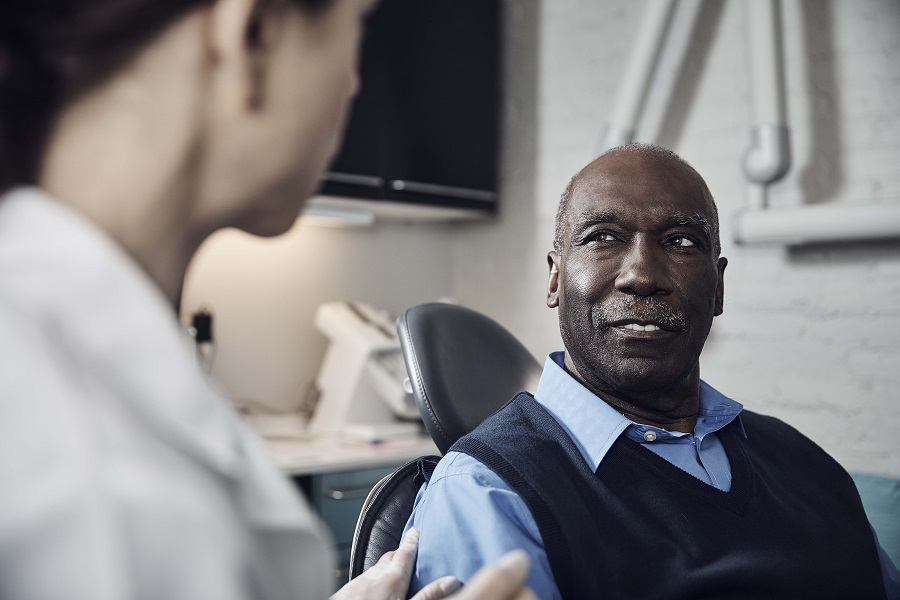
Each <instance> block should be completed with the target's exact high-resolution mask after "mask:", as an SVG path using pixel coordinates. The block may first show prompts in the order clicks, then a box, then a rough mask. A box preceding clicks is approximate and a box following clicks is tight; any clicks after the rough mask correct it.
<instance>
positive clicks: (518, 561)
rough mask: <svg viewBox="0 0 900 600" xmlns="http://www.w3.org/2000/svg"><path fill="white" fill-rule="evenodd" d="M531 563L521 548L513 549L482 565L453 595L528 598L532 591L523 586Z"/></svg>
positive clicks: (461, 599)
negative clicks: (458, 591)
mask: <svg viewBox="0 0 900 600" xmlns="http://www.w3.org/2000/svg"><path fill="white" fill-rule="evenodd" d="M530 569H531V565H530V563H529V561H528V555H527V554H526V553H525V552H523V551H522V550H513V551H512V552H508V553H506V554H504V555H503V556H502V557H500V560H498V561H497V562H496V563H494V564H493V565H490V566H487V567H484V568H483V569H481V570H480V571H478V572H477V573H475V576H474V577H472V579H471V581H469V582H468V583H467V584H466V586H465V587H464V588H463V590H462V591H461V592H460V593H459V594H457V595H456V596H454V598H456V599H458V600H486V599H491V600H513V599H515V600H526V599H527V600H530V599H535V600H536V596H535V595H534V592H532V591H531V590H530V589H528V588H527V587H526V586H525V581H526V580H527V579H528V572H529V571H530Z"/></svg>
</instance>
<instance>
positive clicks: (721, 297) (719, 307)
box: [713, 256, 728, 317]
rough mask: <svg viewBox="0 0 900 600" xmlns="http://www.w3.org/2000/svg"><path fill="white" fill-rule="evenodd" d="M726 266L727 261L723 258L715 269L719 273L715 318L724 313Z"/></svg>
mask: <svg viewBox="0 0 900 600" xmlns="http://www.w3.org/2000/svg"><path fill="white" fill-rule="evenodd" d="M727 266H728V259H727V258H725V257H724V256H722V257H720V258H719V262H718V264H717V265H716V269H717V270H718V272H719V281H718V283H716V310H715V312H714V313H713V314H714V315H715V316H717V317H718V316H719V315H721V314H722V313H723V312H724V311H725V267H727Z"/></svg>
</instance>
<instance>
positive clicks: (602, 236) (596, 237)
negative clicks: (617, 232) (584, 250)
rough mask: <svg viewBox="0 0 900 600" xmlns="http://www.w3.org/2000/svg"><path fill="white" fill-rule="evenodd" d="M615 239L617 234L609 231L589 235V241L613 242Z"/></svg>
mask: <svg viewBox="0 0 900 600" xmlns="http://www.w3.org/2000/svg"><path fill="white" fill-rule="evenodd" d="M615 239H616V236H614V235H613V234H611V233H610V232H608V231H597V232H595V233H592V234H591V235H589V236H587V241H589V242H612V241H614V240H615Z"/></svg>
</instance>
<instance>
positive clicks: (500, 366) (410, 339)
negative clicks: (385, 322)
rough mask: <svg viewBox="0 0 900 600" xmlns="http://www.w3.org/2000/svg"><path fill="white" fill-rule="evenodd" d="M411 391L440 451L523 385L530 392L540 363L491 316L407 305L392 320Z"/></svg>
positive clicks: (458, 308) (454, 307)
mask: <svg viewBox="0 0 900 600" xmlns="http://www.w3.org/2000/svg"><path fill="white" fill-rule="evenodd" d="M397 332H398V333H399V334H400V346H401V347H402V348H403V358H404V360H405V361H406V370H407V372H408V373H409V380H410V383H411V384H412V389H413V396H414V397H415V399H416V404H417V405H418V407H419V413H421V415H422V419H423V420H424V421H425V427H426V428H427V429H428V432H429V433H430V434H431V437H432V439H433V440H434V443H435V444H437V447H438V449H440V451H441V454H445V453H446V452H447V450H448V449H449V448H450V446H452V445H453V443H454V442H456V440H458V439H459V438H460V437H462V436H464V435H465V434H467V433H469V432H470V431H472V430H473V429H475V427H477V426H478V424H479V423H481V422H482V421H483V420H484V419H486V418H487V417H489V416H491V415H492V414H494V412H496V411H497V410H498V409H499V408H500V407H502V406H503V405H504V404H506V402H507V401H508V400H509V399H511V398H512V397H513V396H515V395H516V394H517V393H518V392H521V391H522V390H528V391H531V392H534V390H535V388H536V387H537V381H538V379H539V378H540V376H541V364H540V363H539V362H538V361H537V360H536V359H535V358H534V356H532V355H531V353H530V352H529V351H528V350H527V349H526V348H525V346H523V345H522V344H521V342H519V340H517V339H516V338H515V337H513V335H512V334H511V333H510V332H509V331H507V330H506V329H505V328H504V327H503V326H501V325H500V324H499V323H497V322H496V321H494V320H492V319H490V318H489V317H487V316H485V315H483V314H481V313H479V312H476V311H474V310H472V309H469V308H465V307H462V306H457V305H454V304H443V303H429V304H420V305H418V306H414V307H412V308H410V309H408V310H407V311H406V312H404V313H403V315H402V316H401V317H400V320H399V321H398V323H397Z"/></svg>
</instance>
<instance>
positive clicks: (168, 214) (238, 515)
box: [0, 0, 530, 600]
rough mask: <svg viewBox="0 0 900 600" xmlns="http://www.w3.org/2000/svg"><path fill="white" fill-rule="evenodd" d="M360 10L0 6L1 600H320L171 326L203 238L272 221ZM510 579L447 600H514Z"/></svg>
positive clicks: (239, 429)
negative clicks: (488, 599) (490, 599)
mask: <svg viewBox="0 0 900 600" xmlns="http://www.w3.org/2000/svg"><path fill="white" fill-rule="evenodd" d="M372 8H373V7H372V2H371V0H4V1H3V2H2V3H0V192H2V193H3V196H2V198H0V340H2V342H0V597H2V598H9V599H19V598H48V599H54V598H67V599H72V598H74V599H80V598H85V599H88V598H89V599H91V600H102V599H106V598H109V599H116V600H118V599H123V598H166V599H168V600H172V599H175V600H178V599H182V598H184V599H187V598H192V599H206V598H217V599H230V598H235V599H236V598H323V597H325V596H326V595H327V594H328V591H329V581H330V580H331V573H332V572H333V571H332V569H333V558H332V557H331V556H330V553H329V551H328V548H327V545H326V542H325V540H324V536H323V533H322V530H321V526H320V525H319V524H318V523H317V522H316V520H315V519H314V517H312V516H311V514H310V512H309V510H308V509H307V508H306V507H305V506H301V505H300V504H298V501H297V498H296V497H295V495H294V493H293V492H292V490H290V488H289V486H288V485H287V483H286V482H285V480H284V478H283V477H281V476H280V475H279V473H278V472H277V471H276V470H275V469H274V468H273V467H272V466H271V465H270V464H269V463H268V461H267V459H266V457H265V455H264V453H263V452H262V451H261V450H260V448H259V446H258V443H257V441H256V440H255V439H254V437H253V436H252V435H250V434H249V433H248V432H247V431H246V430H245V428H244V427H243V426H242V424H241V423H240V422H239V421H238V420H237V419H235V418H234V416H233V415H232V413H231V412H230V411H229V410H228V408H227V407H226V406H225V403H224V402H222V400H221V398H220V397H219V396H218V395H217V394H216V393H215V392H214V391H212V390H211V389H210V388H209V387H208V385H207V383H206V381H205V380H204V378H203V377H202V375H201V374H200V373H199V372H198V370H197V368H196V365H195V364H194V362H193V354H192V349H191V344H190V341H189V340H187V339H186V338H185V336H184V335H183V334H182V332H181V329H180V327H179V325H178V322H177V317H176V313H175V311H174V310H173V307H174V306H177V304H178V300H179V295H180V289H181V284H182V279H183V277H184V272H185V269H186V267H187V265H188V262H189V261H190V259H191V256H192V255H193V253H194V252H195V251H196V249H197V248H198V246H199V245H200V243H201V242H202V241H203V240H204V239H205V238H206V237H207V236H209V235H210V234H211V233H212V232H214V231H216V230H218V229H221V228H223V227H229V226H233V227H238V228H240V229H243V230H244V231H247V232H251V233H255V234H260V235H276V234H279V233H282V232H284V231H286V230H287V229H288V228H289V227H290V226H291V225H292V224H293V222H294V219H295V217H296V215H297V214H298V212H299V210H300V207H301V206H302V204H303V202H304V200H305V199H306V198H307V197H308V196H309V195H310V193H312V191H313V190H314V188H315V187H316V185H317V182H318V179H319V175H320V174H321V172H322V171H323V169H324V168H325V166H326V165H327V164H328V162H329V160H330V159H331V158H332V155H333V154H334V152H335V149H336V147H337V145H338V140H339V138H340V133H341V130H342V127H343V125H344V121H345V119H346V114H347V108H348V104H349V102H350V100H351V98H352V97H353V95H354V93H355V92H356V89H357V87H358V82H357V76H356V54H357V46H358V43H359V38H360V34H361V29H362V21H363V19H364V18H365V16H366V13H367V11H369V10H371V9H372ZM414 556H415V538H414V536H413V538H411V539H409V540H407V541H406V542H405V543H404V544H403V546H402V547H401V549H400V550H398V551H397V552H396V553H394V554H392V555H388V556H387V557H386V558H385V559H384V560H383V561H382V562H381V563H380V564H379V565H377V566H376V567H373V569H371V570H370V572H368V573H367V575H366V576H364V577H360V578H358V579H357V580H355V581H354V582H353V583H351V584H349V585H348V586H346V587H345V588H344V589H343V590H341V591H340V592H339V593H338V596H339V597H343V598H356V597H359V598H388V597H390V598H394V597H400V596H402V595H404V594H405V591H406V586H407V585H408V581H409V569H411V566H412V562H413V561H414ZM509 563H510V564H508V565H506V566H505V567H504V566H501V567H496V568H494V569H493V570H491V571H488V572H486V573H483V574H482V576H481V577H480V578H478V579H477V580H473V581H472V582H471V583H470V584H469V585H468V586H467V588H466V590H464V591H463V592H462V594H461V595H460V597H461V598H462V597H466V598H476V597H514V596H515V597H519V595H521V596H522V597H525V596H526V595H528V594H530V592H528V591H527V590H522V589H521V586H522V581H523V580H524V577H525V576H524V574H523V571H527V564H523V562H522V559H521V558H520V557H512V558H510V559H509ZM453 587H454V584H453V583H452V582H447V581H439V582H436V583H435V584H434V585H432V586H431V587H430V588H429V589H428V590H423V593H424V594H425V595H423V596H421V597H422V598H440V597H443V596H444V595H445V594H447V593H449V592H450V591H452V588H453ZM417 597H418V596H417Z"/></svg>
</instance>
